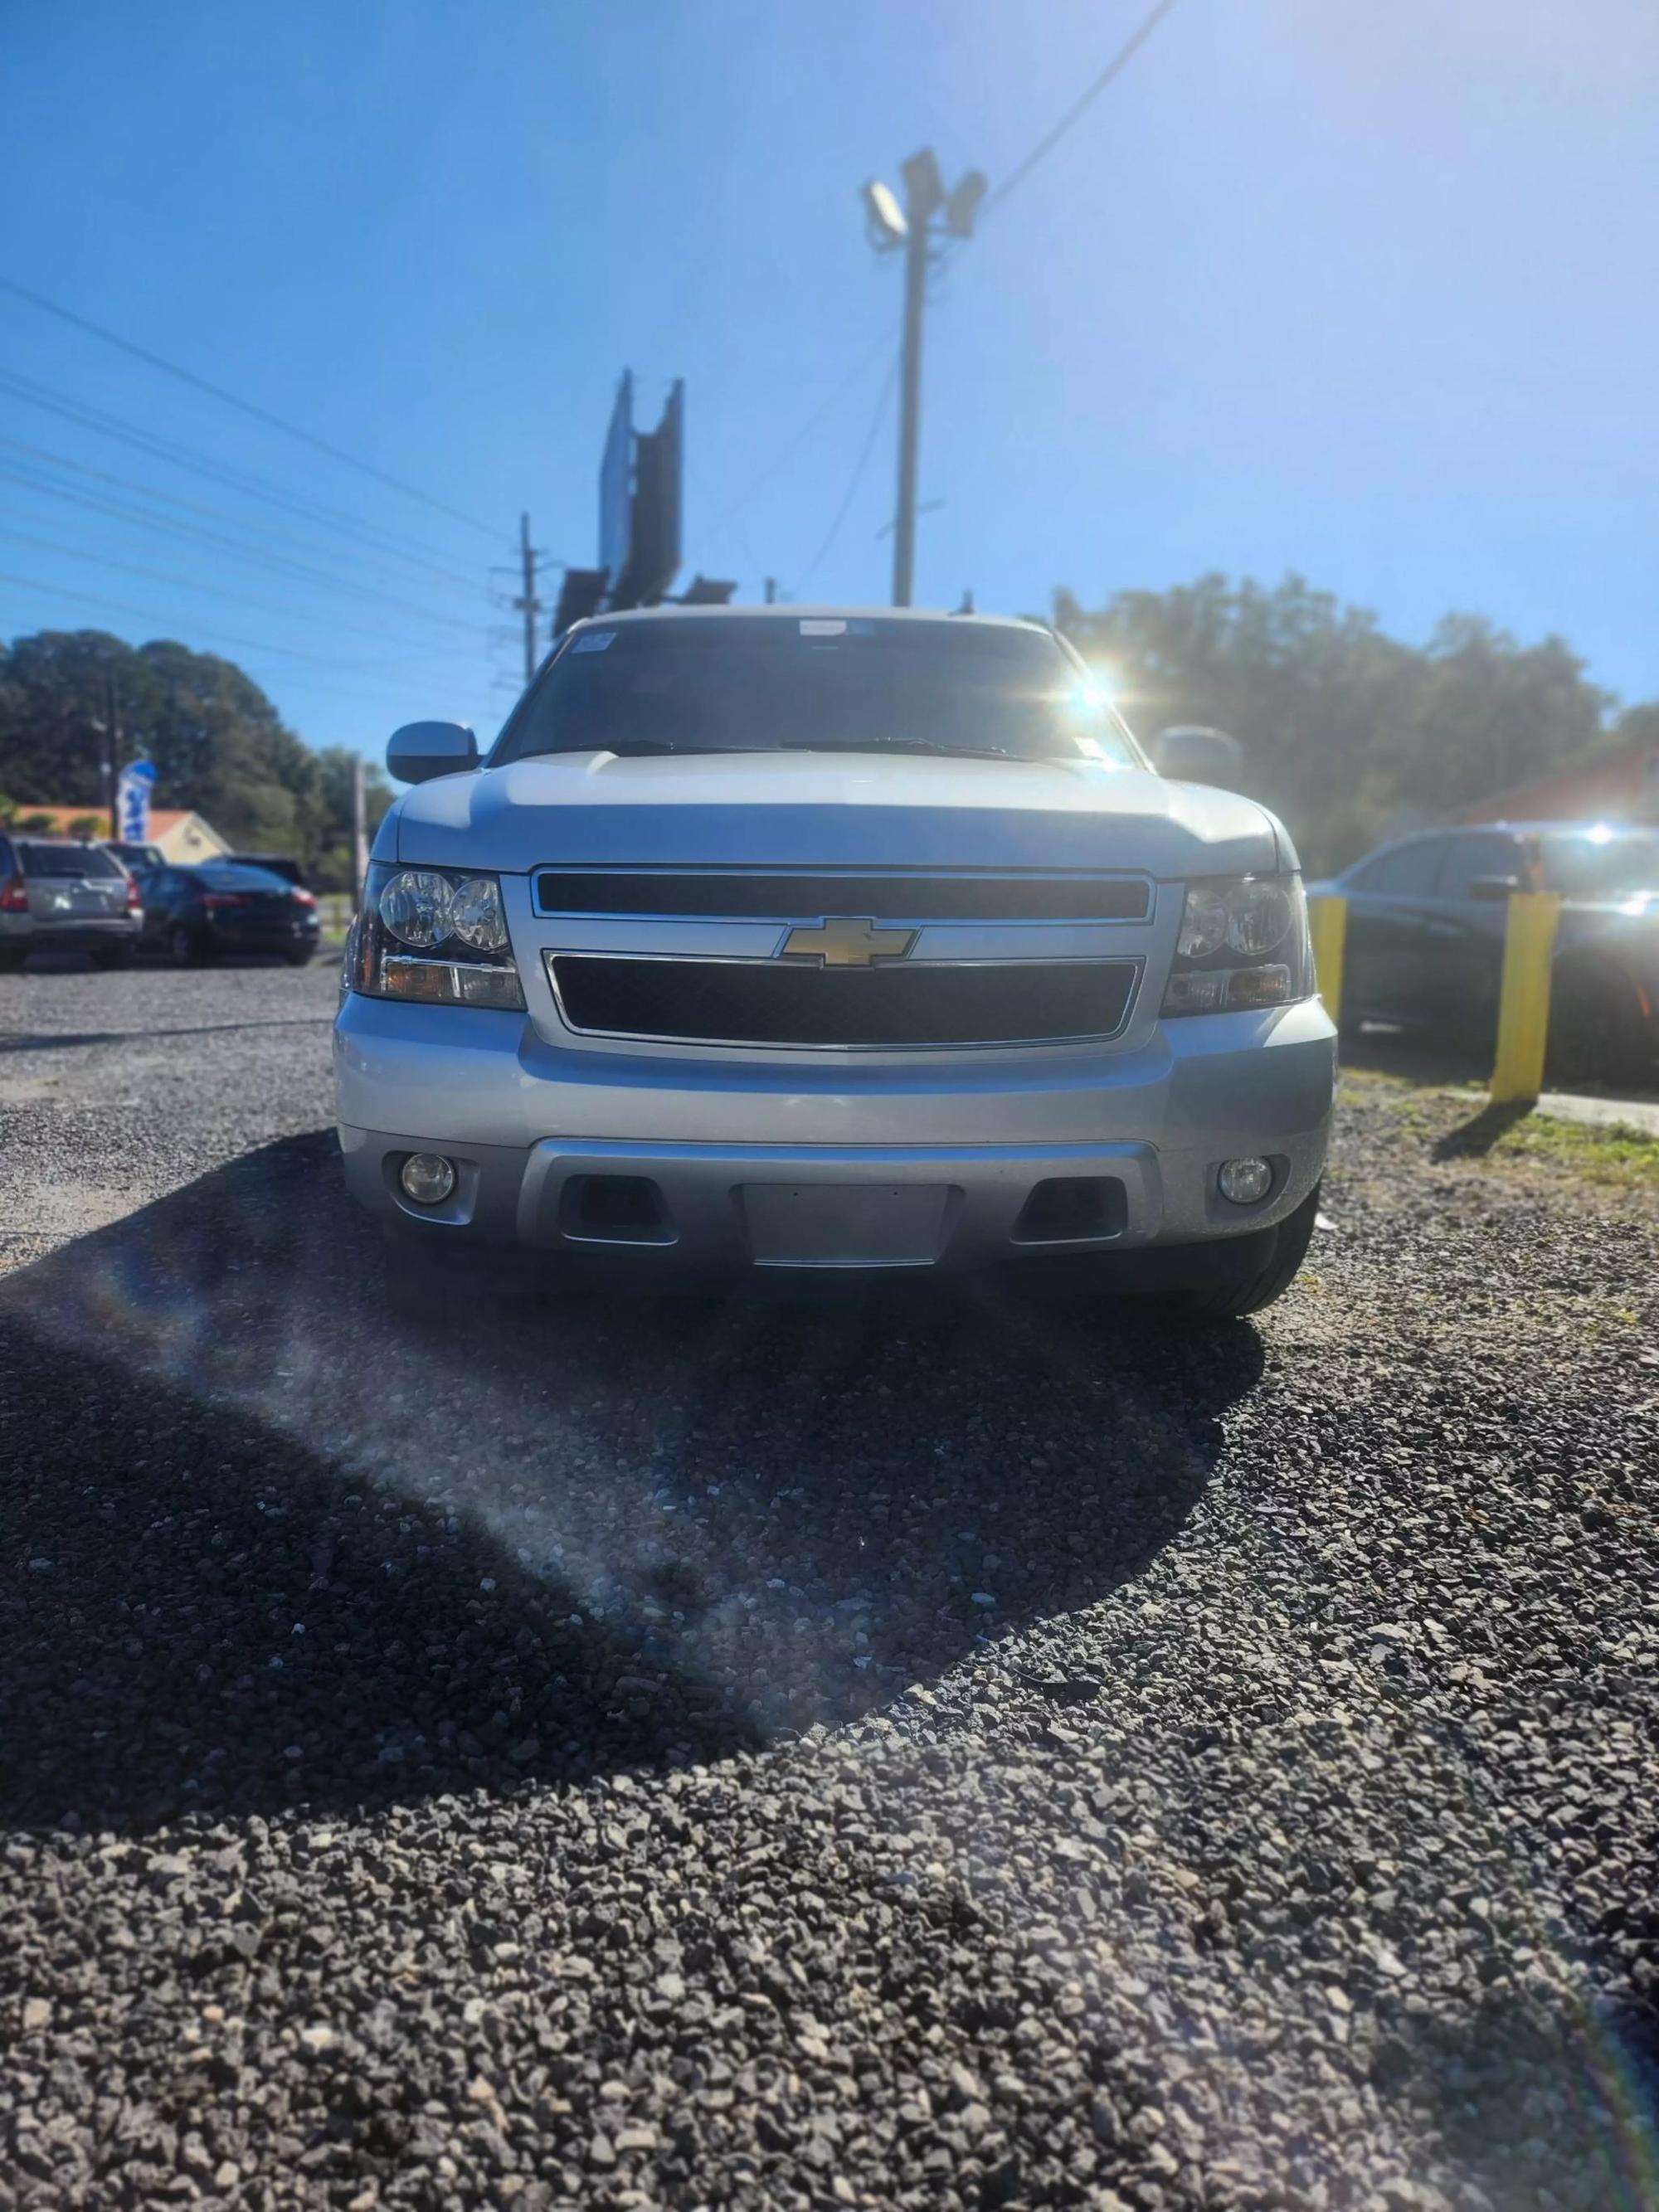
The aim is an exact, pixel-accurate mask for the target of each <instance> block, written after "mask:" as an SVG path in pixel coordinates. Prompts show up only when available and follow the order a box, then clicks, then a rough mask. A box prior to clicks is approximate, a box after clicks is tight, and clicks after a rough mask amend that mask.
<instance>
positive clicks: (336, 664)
mask: <svg viewBox="0 0 1659 2212" xmlns="http://www.w3.org/2000/svg"><path fill="white" fill-rule="evenodd" d="M0 584H12V585H15V586H16V587H17V588H18V590H20V591H24V592H40V593H41V594H42V595H43V596H44V597H45V598H47V599H79V600H80V601H82V603H83V604H84V605H88V606H94V607H108V608H109V609H110V610H111V611H112V613H115V614H123V615H133V616H136V617H137V619H138V620H139V621H140V622H159V623H171V622H173V621H175V620H176V619H177V617H175V616H174V615H173V614H171V613H163V612H162V611H161V610H160V609H159V608H156V607H135V606H132V605H130V604H129V603H128V602H127V601H126V600H125V599H106V598H105V596H104V595H103V593H102V592H76V591H71V590H70V588H69V587H68V586H67V585H62V584H43V583H42V582H41V581H40V579H39V577H37V576H14V575H11V574H8V573H7V572H6V571H4V570H3V569H0ZM192 627H194V625H192ZM197 635H200V636H208V635H213V633H212V632H210V631H204V630H200V629H197ZM217 635H218V637H219V638H220V640H221V641H222V642H223V643H224V644H226V645H234V646H235V647H238V648H239V649H240V650H241V651H243V652H247V653H276V654H279V655H281V657H282V658H283V659H286V660H307V661H309V662H310V663H311V664H312V665H313V666H314V667H317V668H336V669H342V668H343V669H345V670H347V671H349V672H350V673H352V674H354V675H362V676H372V675H374V674H375V673H377V671H376V670H375V669H374V667H372V666H371V665H370V664H369V663H368V661H364V660H337V659H332V658H331V657H330V656H329V655H327V654H325V653H307V652H305V651H304V650H303V649H302V648H301V647H299V646H297V645H273V644H271V642H270V640H269V639H267V638H258V637H237V636H235V635H234V634H233V633H232V632H231V631H229V630H220V631H218V632H217ZM152 642H153V643H158V644H159V643H161V642H162V641H161V640H160V639H155V640H152ZM177 642H179V643H180V644H182V643H183V640H182V639H180V640H179V641H177ZM403 665H404V664H403V663H402V662H394V663H392V667H393V669H394V670H396V669H397V668H400V667H401V666H403Z"/></svg>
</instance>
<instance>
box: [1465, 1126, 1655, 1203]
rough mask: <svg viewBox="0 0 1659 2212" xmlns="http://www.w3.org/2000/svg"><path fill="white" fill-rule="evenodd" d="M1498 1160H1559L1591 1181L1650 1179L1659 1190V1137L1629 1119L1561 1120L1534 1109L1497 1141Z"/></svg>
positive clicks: (1649, 1183) (1495, 1154)
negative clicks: (1632, 1123) (1534, 1112)
mask: <svg viewBox="0 0 1659 2212" xmlns="http://www.w3.org/2000/svg"><path fill="white" fill-rule="evenodd" d="M1492 1156H1493V1157H1496V1158H1499V1159H1504V1158H1510V1159H1530V1160H1557V1161H1559V1162H1560V1164H1562V1165H1563V1166H1564V1167H1568V1168H1571V1170H1573V1172H1574V1173H1575V1174H1576V1175H1581V1176H1584V1177H1585V1178H1586V1180H1587V1181H1589V1182H1605V1183H1620V1184H1626V1185H1629V1184H1637V1183H1639V1184H1645V1185H1647V1186H1648V1187H1649V1188H1652V1189H1654V1190H1656V1191H1659V1138H1655V1137H1650V1136H1649V1135H1647V1134H1646V1133H1645V1132H1644V1131H1643V1130H1641V1129H1634V1128H1632V1127H1631V1125H1630V1124H1629V1122H1627V1121H1613V1122H1596V1121H1557V1120H1556V1118H1555V1116H1554V1115H1552V1114H1529V1115H1527V1117H1526V1119H1525V1120H1524V1121H1517V1122H1516V1124H1515V1126H1514V1127H1513V1128H1512V1129H1508V1130H1506V1131H1505V1132H1504V1134H1503V1135H1502V1136H1501V1137H1500V1138H1499V1139H1498V1142H1497V1143H1496V1144H1495V1145H1494V1146H1492Z"/></svg>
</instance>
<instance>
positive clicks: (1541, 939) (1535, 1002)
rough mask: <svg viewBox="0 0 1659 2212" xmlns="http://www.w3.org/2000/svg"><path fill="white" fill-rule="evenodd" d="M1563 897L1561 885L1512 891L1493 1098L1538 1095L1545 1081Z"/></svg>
mask: <svg viewBox="0 0 1659 2212" xmlns="http://www.w3.org/2000/svg"><path fill="white" fill-rule="evenodd" d="M1560 918H1561V899H1560V895H1559V892H1556V891H1511V892H1510V917H1509V922H1508V924H1507V926H1506V927H1505V929H1504V987H1503V992H1502V995H1501V996H1500V998H1499V1000H1498V1060H1497V1063H1496V1065H1495V1066H1494V1067H1493V1069H1492V1104H1493V1105H1494V1106H1505V1105H1508V1104H1510V1103H1511V1102H1512V1101H1514V1100H1516V1099H1533V1098H1536V1097H1537V1096H1538V1094H1539V1092H1540V1091H1541V1090H1542V1089H1543V1087H1544V1051H1545V1048H1546V1046H1547V1044H1548V1042H1549V1033H1550V960H1551V956H1552V955H1553V952H1554V951H1555V930H1556V925H1557V923H1558V922H1559V920H1560Z"/></svg>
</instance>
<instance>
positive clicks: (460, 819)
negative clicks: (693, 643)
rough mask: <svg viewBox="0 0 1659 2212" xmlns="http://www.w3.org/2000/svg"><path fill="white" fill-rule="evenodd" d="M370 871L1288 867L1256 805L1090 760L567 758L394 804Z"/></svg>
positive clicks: (457, 778)
mask: <svg viewBox="0 0 1659 2212" xmlns="http://www.w3.org/2000/svg"><path fill="white" fill-rule="evenodd" d="M374 849H375V857H376V859H377V860H404V861H416V862H419V861H424V862H426V863H428V865H430V866H450V867H473V868H494V869H499V870H502V871H505V872H509V873H512V872H521V871H524V870H527V869H530V868H532V867H538V866H542V865H543V864H544V863H546V862H552V863H577V864H580V863H582V862H588V863H592V864H594V865H598V866H618V865H623V864H626V865H629V866H677V865H678V866H751V867H752V866H756V865H757V864H758V863H764V864H766V865H769V866H780V867H858V866H867V867H928V866H939V867H991V868H995V867H1019V868H1145V869H1146V870H1148V871H1149V872H1151V873H1152V874H1153V875H1155V876H1161V877H1166V878H1178V877H1185V876H1195V875H1234V874H1241V875H1242V874H1245V873H1248V872H1251V871H1253V870H1255V871H1260V870H1266V869H1272V868H1276V867H1280V866H1284V867H1293V866H1295V865H1296V855H1295V851H1294V848H1292V847H1291V842H1290V840H1289V838H1288V837H1286V836H1285V832H1284V831H1283V829H1280V828H1279V825H1278V824H1277V823H1275V821H1274V820H1273V817H1272V815H1270V814H1268V813H1267V811H1266V810H1265V809H1264V808H1262V807H1261V806H1258V805H1256V804H1255V800H1254V799H1243V798H1240V797H1239V796H1238V794H1237V793H1235V792H1230V791H1219V790H1216V789H1214V788H1212V787H1210V786H1208V785H1203V784H1191V783H1171V782H1169V781H1166V780H1165V779H1164V777H1162V776H1158V775H1152V774H1151V773H1149V772H1147V771H1145V770H1141V769H1114V768H1110V767H1109V766H1107V765H1106V764H1105V763H1099V762H1095V761H1085V760H1079V761H987V760H947V759H942V758H933V757H928V756H926V755H889V756H878V755H875V754H870V753H852V754H836V755H833V756H832V755H830V754H828V753H743V754H738V753H686V754H682V755H653V756H652V757H649V758H635V759H626V760H623V759H618V758H617V756H616V755H615V754H614V753H606V752H599V753H565V754H559V755H556V756H552V757H548V756H544V757H541V758H539V759H535V760H522V761H514V762H513V763H511V764H510V765H509V766H507V767H505V768H497V769H483V770H481V771H479V772H478V773H477V774H474V775H447V776H440V777H438V778H436V779H435V781H433V782H431V783H424V784H419V785H417V786H416V787H415V789H413V790H412V791H410V792H407V793H404V797H403V798H402V799H399V800H398V804H397V805H395V806H394V807H393V808H392V811H391V812H390V813H389V814H388V815H387V817H386V822H385V823H384V824H383V826H382V828H381V830H380V836H378V837H377V838H376V840H375V848H374Z"/></svg>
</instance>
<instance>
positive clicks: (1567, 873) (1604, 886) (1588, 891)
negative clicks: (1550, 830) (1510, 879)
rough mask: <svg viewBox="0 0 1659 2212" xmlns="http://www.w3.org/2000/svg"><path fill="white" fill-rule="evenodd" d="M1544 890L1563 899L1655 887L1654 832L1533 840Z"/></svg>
mask: <svg viewBox="0 0 1659 2212" xmlns="http://www.w3.org/2000/svg"><path fill="white" fill-rule="evenodd" d="M1539 843H1540V845H1541V848H1542V859H1543V863H1544V882H1545V884H1546V886H1547V889H1549V890H1553V891H1560V892H1562V893H1564V894H1565V896H1567V897H1568V898H1612V897H1614V896H1616V895H1617V894H1618V893H1619V892H1620V891H1659V830H1636V831H1632V832H1629V833H1626V834H1618V835H1614V836H1607V835H1606V833H1605V832H1604V833H1602V834H1601V835H1599V836H1598V835H1597V834H1596V832H1595V831H1594V830H1586V831H1585V832H1584V834H1583V836H1550V837H1542V838H1541V839H1540V840H1539Z"/></svg>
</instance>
